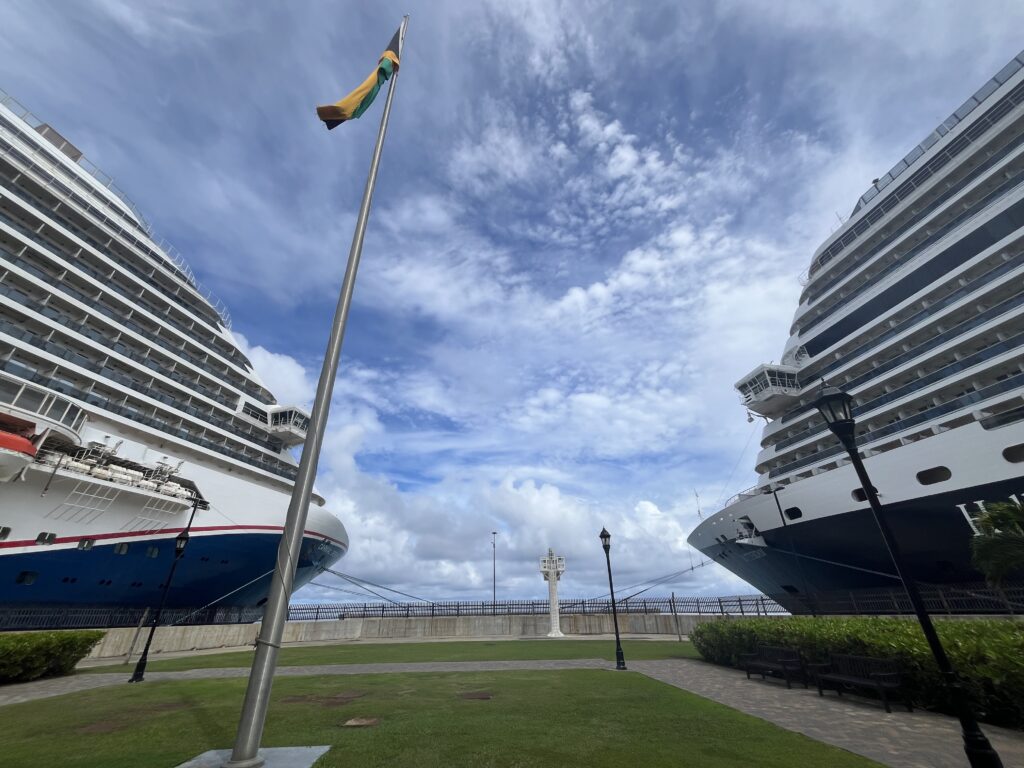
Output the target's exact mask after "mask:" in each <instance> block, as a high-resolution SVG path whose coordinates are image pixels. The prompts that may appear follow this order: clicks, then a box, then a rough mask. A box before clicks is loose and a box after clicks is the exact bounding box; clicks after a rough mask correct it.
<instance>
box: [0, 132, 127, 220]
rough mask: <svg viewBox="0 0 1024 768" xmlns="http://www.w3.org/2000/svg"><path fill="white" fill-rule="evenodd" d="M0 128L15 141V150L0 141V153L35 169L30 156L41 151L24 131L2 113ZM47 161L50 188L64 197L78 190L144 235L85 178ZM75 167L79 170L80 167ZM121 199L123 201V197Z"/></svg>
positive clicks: (125, 214)
mask: <svg viewBox="0 0 1024 768" xmlns="http://www.w3.org/2000/svg"><path fill="white" fill-rule="evenodd" d="M0 128H2V129H6V130H7V131H9V132H10V138H11V139H12V140H17V141H18V145H17V147H16V146H14V144H12V143H11V142H10V141H4V148H3V149H0V154H3V155H8V156H12V157H14V158H15V159H16V160H17V161H18V162H19V163H20V164H21V165H23V166H24V167H26V168H32V167H33V166H37V165H38V163H37V162H36V161H35V160H33V157H36V158H38V157H39V156H40V153H41V152H43V150H41V149H40V148H39V147H37V146H35V145H34V144H29V140H28V139H26V138H25V135H24V134H25V130H24V128H23V127H22V126H21V125H20V124H19V125H15V124H14V123H12V122H11V121H9V120H7V119H6V118H5V117H4V116H3V115H2V114H0ZM0 140H2V137H0ZM18 147H21V148H22V149H24V150H25V152H21V151H20V150H19V149H18ZM26 152H27V154H26ZM29 155H32V157H29ZM47 159H48V163H47V165H48V167H49V168H50V171H51V173H52V174H54V178H53V181H52V182H51V183H50V185H49V186H52V187H54V188H55V189H57V190H58V191H59V192H60V193H61V194H63V195H65V196H71V195H73V194H77V193H76V191H75V190H78V191H80V192H81V193H82V194H84V195H86V196H88V197H89V198H94V199H96V200H97V201H99V203H100V205H102V206H103V210H105V211H109V212H111V213H113V214H115V216H116V217H117V219H116V220H117V221H118V222H124V223H126V224H127V225H128V226H129V227H130V228H132V229H133V230H135V231H137V232H140V233H143V234H145V229H144V227H143V225H142V224H140V223H139V222H138V221H136V220H135V218H134V217H133V216H131V215H129V214H127V213H125V212H124V211H123V210H121V208H120V207H119V206H117V205H115V204H113V203H111V202H110V201H108V200H107V199H106V198H104V197H103V196H102V195H97V194H96V190H95V189H94V188H93V186H92V185H91V184H90V183H89V182H88V181H87V180H86V179H85V178H83V177H82V176H80V175H79V174H77V173H74V172H73V171H71V170H69V169H67V168H65V167H64V166H63V165H61V164H60V163H59V162H54V161H52V159H50V158H47ZM79 167H81V165H80V166H79ZM57 175H59V176H60V179H64V180H65V181H67V184H65V183H64V181H61V180H60V179H58V178H56V176H57ZM68 184H70V185H71V186H68ZM72 187H74V189H72ZM111 191H113V190H111ZM117 196H118V197H119V198H120V197H121V195H117ZM121 199H122V200H123V198H121ZM129 207H132V206H129Z"/></svg>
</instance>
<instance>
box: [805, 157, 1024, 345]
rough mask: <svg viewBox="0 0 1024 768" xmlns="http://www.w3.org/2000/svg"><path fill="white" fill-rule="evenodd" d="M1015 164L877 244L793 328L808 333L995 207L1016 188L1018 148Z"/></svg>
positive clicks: (1023, 166) (1020, 161) (1022, 162)
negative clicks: (1009, 172)
mask: <svg viewBox="0 0 1024 768" xmlns="http://www.w3.org/2000/svg"><path fill="white" fill-rule="evenodd" d="M1015 165H1016V167H1015V169H1014V171H1013V176H1012V177H1010V178H1008V179H1006V178H1004V177H1003V176H1002V175H1000V176H997V177H995V178H994V179H991V180H990V181H989V183H987V184H983V185H979V186H978V187H976V188H975V189H974V190H973V192H972V193H971V194H969V195H967V196H966V197H965V199H963V200H962V201H958V203H959V204H957V205H951V206H950V207H949V208H947V209H946V210H945V211H943V212H942V213H941V214H937V215H936V216H935V217H934V218H933V219H932V220H931V221H929V222H927V223H926V224H925V225H923V226H922V228H921V229H919V230H918V231H916V232H915V233H913V234H911V235H909V236H908V237H907V238H906V240H905V241H904V242H903V243H901V244H900V245H899V246H896V247H891V248H890V247H889V245H888V244H885V245H883V246H882V247H880V248H879V249H878V251H879V252H880V251H882V250H887V253H886V255H885V256H883V257H882V258H880V259H878V260H877V261H876V262H874V263H873V264H871V265H870V266H868V267H865V268H863V271H861V272H860V273H859V274H858V275H857V276H856V278H855V279H854V280H852V281H850V282H849V283H847V284H846V285H844V286H843V287H842V288H841V289H839V291H838V292H836V293H834V294H832V295H831V296H830V298H831V301H830V302H828V303H827V304H825V302H824V300H823V301H822V302H821V303H819V304H818V305H817V306H815V307H814V308H813V309H811V308H808V311H807V313H806V314H805V315H804V316H803V317H800V318H798V319H797V321H796V322H795V323H794V326H793V328H794V332H796V331H797V330H798V331H799V332H800V333H807V332H808V331H809V330H811V329H812V328H814V327H815V326H817V325H819V324H821V323H823V322H825V321H826V320H828V319H830V318H832V317H833V316H834V315H835V313H836V312H837V311H838V310H840V309H842V308H843V307H845V306H847V305H849V304H851V303H852V302H854V301H855V300H857V299H864V300H866V299H867V298H869V296H868V289H869V288H876V287H879V286H880V284H881V282H882V281H883V280H884V279H885V278H886V277H888V276H889V275H891V274H892V273H894V272H895V271H896V270H898V269H901V268H904V267H907V265H909V264H910V262H911V261H912V260H913V259H916V258H917V257H918V256H921V255H922V254H924V253H925V252H926V251H927V250H928V249H929V248H931V247H932V246H934V245H936V244H937V243H939V241H941V240H942V239H943V238H945V237H946V236H947V235H949V234H950V233H952V232H953V231H954V230H956V229H958V228H960V227H962V226H967V225H968V223H969V222H970V220H971V219H974V218H975V217H981V216H982V215H984V213H985V211H987V210H992V209H994V208H995V207H996V206H997V205H998V204H999V202H1000V201H1001V200H1003V199H1004V198H1006V197H1008V196H1009V195H1011V194H1013V193H1014V192H1015V190H1017V189H1019V187H1020V184H1021V181H1022V179H1021V173H1022V172H1024V152H1021V154H1020V156H1019V157H1018V158H1017V161H1016V163H1015Z"/></svg>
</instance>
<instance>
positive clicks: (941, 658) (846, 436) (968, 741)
mask: <svg viewBox="0 0 1024 768" xmlns="http://www.w3.org/2000/svg"><path fill="white" fill-rule="evenodd" d="M829 426H830V427H832V428H833V430H832V431H833V433H834V434H835V435H836V437H838V438H839V440H840V441H841V442H842V444H843V447H844V448H845V449H846V452H847V453H848V454H849V455H850V461H852V462H853V468H854V470H855V471H856V472H857V478H858V479H859V480H860V485H861V488H862V489H863V490H864V494H865V496H867V499H868V504H869V505H870V507H871V514H872V515H873V516H874V518H875V524H876V525H877V526H878V530H879V531H880V532H881V534H882V540H883V541H884V542H885V546H886V548H887V549H888V550H889V556H890V557H891V558H892V564H893V567H894V568H895V569H896V575H897V576H899V578H900V581H901V582H902V584H903V588H904V589H905V590H906V592H907V597H908V598H910V604H911V605H912V606H913V607H914V613H915V614H917V620H918V622H919V623H920V624H921V630H922V631H923V632H924V636H925V639H926V640H927V641H928V646H929V647H930V648H931V651H932V655H933V656H934V657H935V663H936V664H937V665H938V667H939V672H940V673H941V674H942V678H943V680H944V681H945V684H946V689H947V690H948V691H949V694H950V698H952V700H953V706H954V707H955V708H956V712H957V717H958V718H959V719H960V729H961V731H962V736H963V740H964V752H965V753H966V754H967V761H968V762H969V763H970V764H971V766H972V768H1002V765H1003V763H1002V761H1001V760H1000V759H999V755H998V754H997V753H996V751H995V749H994V748H993V747H992V744H991V743H990V742H989V740H988V738H986V736H985V734H984V733H983V732H982V730H981V727H980V726H979V725H978V721H977V719H976V718H975V717H974V713H973V712H972V711H971V707H970V704H969V703H968V701H967V695H966V694H965V692H964V689H963V687H962V686H961V685H960V680H959V678H958V677H957V674H956V672H955V671H954V670H953V665H952V664H951V663H950V661H949V657H948V656H947V655H946V649H945V648H943V647H942V641H941V640H939V635H938V633H937V632H936V631H935V625H934V624H932V619H931V616H929V615H928V611H927V609H926V608H925V604H924V600H922V599H921V593H920V592H919V591H918V589H917V584H916V582H914V580H913V579H912V578H909V577H907V576H905V575H904V574H905V573H907V570H906V566H905V564H904V561H903V555H902V553H901V551H900V548H899V544H898V543H897V541H896V537H895V536H894V535H893V532H892V529H890V528H889V522H888V521H887V520H886V518H885V516H884V515H883V514H882V505H881V503H880V502H879V501H878V493H877V491H876V490H875V488H874V486H873V485H871V479H870V478H869V477H868V472H867V469H865V467H864V462H863V461H862V460H861V457H860V452H859V451H858V450H857V441H856V437H855V427H854V424H853V422H852V421H851V422H850V423H849V427H848V430H847V429H844V427H845V426H846V425H843V424H830V425H829ZM836 428H838V430H837V429H836Z"/></svg>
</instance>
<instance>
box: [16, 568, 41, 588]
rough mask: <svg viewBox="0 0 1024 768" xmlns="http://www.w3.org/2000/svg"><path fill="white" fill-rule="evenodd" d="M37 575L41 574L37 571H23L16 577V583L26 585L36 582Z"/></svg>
mask: <svg viewBox="0 0 1024 768" xmlns="http://www.w3.org/2000/svg"><path fill="white" fill-rule="evenodd" d="M37 576H39V574H38V573H36V572H35V571H22V572H21V573H19V574H18V575H17V576H16V577H15V579H14V583H15V584H24V585H25V586H28V585H29V584H35V582H36V577H37Z"/></svg>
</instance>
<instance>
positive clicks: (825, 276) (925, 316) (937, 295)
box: [690, 53, 1024, 606]
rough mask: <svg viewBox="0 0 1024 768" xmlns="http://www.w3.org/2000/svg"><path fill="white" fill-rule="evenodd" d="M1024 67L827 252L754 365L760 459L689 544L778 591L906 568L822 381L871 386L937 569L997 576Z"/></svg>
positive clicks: (887, 179)
mask: <svg viewBox="0 0 1024 768" xmlns="http://www.w3.org/2000/svg"><path fill="white" fill-rule="evenodd" d="M1022 67H1024V53H1022V54H1021V55H1019V56H1017V57H1016V58H1015V59H1013V60H1012V61H1011V62H1010V63H1009V64H1008V65H1007V66H1006V67H1004V68H1003V69H1002V70H1001V71H1000V72H999V73H998V74H996V75H995V76H994V77H993V78H992V79H991V80H990V81H989V82H987V83H986V84H985V85H984V86H983V87H982V88H981V89H979V90H978V91H977V92H976V93H975V94H974V95H973V96H971V97H970V98H969V99H968V100H967V101H966V102H964V104H963V105H962V106H961V107H960V108H959V109H957V110H956V111H955V112H954V113H953V114H952V115H950V117H949V118H948V119H946V120H945V121H944V122H943V123H942V124H941V125H940V126H938V127H937V128H936V129H935V130H934V131H933V132H932V133H931V134H929V136H928V137H927V138H926V139H925V140H924V141H923V142H922V143H921V144H920V145H918V146H917V147H915V148H914V149H913V150H912V151H911V152H910V153H909V154H908V155H907V156H906V157H905V158H904V159H902V160H901V161H900V162H899V163H897V164H896V165H895V166H894V167H893V168H892V169H891V170H890V171H889V172H888V173H886V174H885V175H884V176H882V177H881V178H880V179H876V180H875V181H874V182H873V183H872V185H871V187H870V188H869V189H868V191H867V192H866V193H865V194H864V195H863V196H862V197H861V198H860V200H859V201H858V202H857V204H856V207H855V208H854V210H853V212H852V214H851V215H850V217H849V219H848V220H847V221H846V222H845V223H844V224H843V226H842V227H840V228H839V229H838V230H837V231H836V232H835V233H833V235H832V236H831V237H830V238H829V239H828V240H826V242H825V243H823V244H822V246H821V247H820V248H819V249H818V250H817V252H816V253H815V254H814V257H813V260H812V263H811V267H810V269H809V272H808V274H807V276H806V280H805V284H804V289H803V293H802V295H801V298H800V305H799V307H798V308H797V311H796V315H795V318H794V321H793V326H792V329H791V336H790V339H789V341H788V342H787V344H786V346H785V350H784V353H783V356H782V360H781V364H779V365H762V366H758V367H757V368H756V369H754V370H753V371H752V372H751V373H750V374H749V375H748V376H746V377H744V378H743V379H742V380H741V381H739V382H737V385H736V386H737V389H738V390H739V392H740V394H741V395H742V397H743V401H744V405H745V406H746V407H747V408H748V409H750V410H751V411H753V412H755V413H758V414H761V415H763V416H764V417H766V419H767V420H768V423H767V425H766V427H765V428H764V431H763V434H762V438H761V451H760V453H759V454H758V457H757V463H756V469H757V472H758V474H759V475H760V477H759V480H758V483H757V485H756V486H755V487H754V488H751V489H750V490H748V491H745V492H743V493H741V494H739V495H738V496H737V497H735V498H734V499H732V500H730V502H729V503H728V504H727V505H726V507H725V508H724V509H723V510H722V511H720V512H718V513H717V514H715V515H713V516H712V517H711V518H709V519H707V520H706V521H704V522H703V523H702V524H701V525H699V526H698V527H697V529H696V530H695V531H694V532H693V533H692V534H691V536H690V542H691V544H693V545H694V546H696V547H698V548H699V549H701V550H702V551H704V552H706V553H708V554H710V555H712V556H713V557H715V558H717V560H718V561H719V562H721V563H722V564H723V565H725V566H726V567H727V568H729V569H730V570H732V571H734V572H735V573H737V574H739V575H740V576H742V577H743V578H745V579H747V580H748V581H750V582H751V583H752V584H754V585H755V586H757V587H759V588H761V589H762V590H764V591H766V592H770V593H772V594H774V595H780V596H781V597H782V598H783V599H785V598H786V596H787V595H790V596H798V595H802V594H806V593H814V592H815V591H830V590H847V589H851V588H855V587H860V586H883V585H886V584H891V583H893V582H892V573H891V571H892V567H891V564H890V561H889V559H888V557H887V555H886V553H885V551H884V547H882V545H881V540H880V538H879V537H878V534H877V530H876V529H875V528H874V527H873V524H872V523H871V521H870V518H869V517H868V516H867V514H866V512H867V509H868V506H867V502H866V500H865V498H864V495H863V492H862V491H861V490H860V489H859V486H858V482H857V479H856V477H855V475H854V472H853V469H852V467H850V466H849V461H848V459H847V458H846V457H845V453H844V452H843V450H842V448H841V447H840V445H839V443H838V441H837V440H836V439H835V438H834V437H833V436H832V434H831V433H830V432H829V431H828V430H827V429H826V427H825V425H824V422H823V420H822V419H821V417H820V416H819V415H818V414H817V412H816V411H815V410H814V408H813V407H812V406H811V403H812V401H813V400H814V397H815V395H816V392H817V390H818V387H819V385H820V382H821V381H822V380H823V379H826V380H828V381H829V382H830V383H832V384H835V385H837V386H839V387H840V388H842V389H845V390H846V391H848V392H849V393H850V394H851V395H853V396H854V409H855V410H854V413H855V416H856V418H857V423H858V443H859V445H860V447H861V449H862V452H863V454H864V456H865V457H866V466H867V469H868V472H869V473H870V475H871V478H872V482H873V483H874V484H875V486H876V487H877V488H878V490H879V493H880V496H881V500H882V502H883V504H885V505H886V507H887V510H888V512H889V514H890V516H891V519H892V521H893V525H894V527H895V528H896V532H897V534H898V535H899V537H900V540H901V546H903V547H904V548H905V549H906V550H907V551H906V554H907V555H908V557H909V558H910V559H911V561H912V563H913V571H914V575H915V576H916V577H917V578H918V579H920V580H922V581H923V582H925V583H955V582H966V581H975V580H979V579H980V576H979V575H978V574H977V572H976V571H974V569H973V567H972V566H971V561H970V539H971V536H972V535H973V534H974V533H975V528H974V523H973V519H972V518H973V516H974V515H975V514H976V513H977V512H978V510H979V509H980V506H979V505H982V504H984V502H985V501H991V500H1005V499H1007V498H1009V497H1016V496H1015V494H1020V493H1021V492H1022V491H1024V478H1022V476H1024V463H1022V462H1024V397H1022V395H1024V355H1022V349H1024V183H1022V182H1024V175H1022V174H1024V68H1022ZM791 604H792V605H794V606H798V603H797V602H796V601H795V597H794V601H791Z"/></svg>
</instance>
